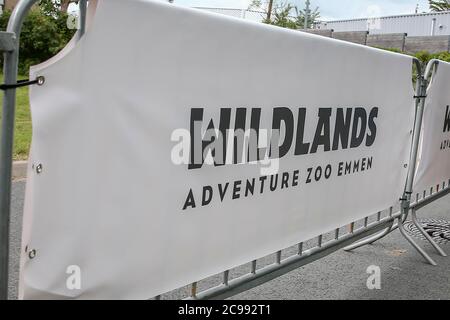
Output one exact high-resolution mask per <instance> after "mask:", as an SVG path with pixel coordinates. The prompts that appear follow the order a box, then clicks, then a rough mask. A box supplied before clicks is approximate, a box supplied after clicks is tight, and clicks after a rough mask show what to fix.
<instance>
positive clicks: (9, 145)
mask: <svg viewBox="0 0 450 320" xmlns="http://www.w3.org/2000/svg"><path fill="white" fill-rule="evenodd" d="M87 1H88V0H80V12H81V14H80V23H81V26H80V30H79V32H78V39H80V38H81V37H82V35H83V34H84V32H85V28H86V27H85V24H86V10H87ZM37 2H38V0H21V1H20V2H19V3H18V5H17V6H16V8H15V10H14V12H13V14H12V16H11V18H10V21H9V24H8V28H7V30H6V32H0V51H3V52H4V77H5V79H4V81H5V84H6V87H5V89H4V91H5V93H4V99H3V117H2V132H1V142H0V143H1V144H0V190H2V192H1V193H0V300H4V299H7V297H8V275H9V273H8V267H9V224H10V205H11V175H12V174H11V172H12V160H13V159H12V152H13V140H14V123H15V104H16V102H15V99H16V87H17V84H18V82H17V69H18V61H19V35H20V31H21V27H22V24H23V21H24V19H25V17H26V15H27V13H28V12H29V11H30V9H31V7H32V6H33V5H34V4H35V3H37ZM413 62H414V64H415V66H416V68H417V74H418V76H417V84H416V96H415V99H416V122H415V125H414V131H413V140H412V150H411V158H410V167H409V171H408V178H407V181H406V187H405V192H404V195H403V198H402V199H400V201H401V207H400V211H398V212H396V213H394V208H393V207H391V208H389V209H388V210H387V215H386V217H384V218H382V212H377V213H375V214H374V217H375V219H374V222H372V223H369V220H370V218H371V216H368V217H366V218H364V219H363V220H361V221H355V222H353V223H351V225H350V228H349V231H348V233H347V234H342V233H341V228H339V229H336V230H334V231H331V232H330V233H331V234H332V235H331V236H330V237H329V238H330V239H331V240H329V241H325V240H326V235H319V236H318V237H317V245H316V246H315V247H313V248H311V249H308V250H304V243H299V244H298V245H297V252H296V254H295V255H292V256H290V257H288V258H286V259H284V260H283V259H282V253H283V251H282V250H280V251H278V252H276V253H275V257H276V258H275V262H274V263H273V264H270V265H267V266H265V267H262V268H260V269H258V268H257V263H258V260H255V261H252V262H250V265H251V267H250V272H249V273H248V274H246V275H244V276H241V277H238V278H236V279H230V270H226V271H224V272H223V281H222V284H221V285H219V286H216V287H213V288H210V289H207V290H205V291H202V292H198V290H197V288H198V284H197V283H193V284H192V285H191V296H190V298H189V299H224V298H228V297H231V296H233V295H236V294H238V293H241V292H244V291H247V290H249V289H251V288H254V287H256V286H259V285H261V284H263V283H265V282H268V281H270V280H273V279H275V278H277V277H280V276H282V275H284V274H286V273H288V272H290V271H292V270H295V269H297V268H299V267H301V266H304V265H306V264H309V263H311V262H314V261H316V260H318V259H321V258H323V257H325V256H327V255H329V254H331V253H333V252H335V251H337V250H339V249H341V248H345V247H346V246H349V245H351V244H352V243H355V242H356V241H359V240H361V239H364V240H362V241H361V242H358V243H356V244H354V245H351V246H349V247H346V250H353V249H356V248H358V247H361V246H363V245H365V244H369V243H373V242H375V241H377V240H379V239H381V238H383V237H384V236H386V235H388V234H390V233H391V232H393V231H394V230H395V229H397V228H399V229H400V231H401V232H402V234H403V235H404V236H405V237H406V238H407V239H408V241H410V242H411V244H412V245H413V246H414V247H415V248H416V249H417V250H418V251H419V252H420V253H421V254H422V255H423V256H424V257H425V259H427V260H428V261H429V262H430V263H434V261H433V260H432V259H431V258H430V257H429V256H428V255H427V254H426V253H425V252H424V251H423V249H421V248H420V247H419V246H418V245H417V244H416V243H415V242H414V240H412V239H411V238H410V237H409V236H408V235H407V234H406V233H405V231H404V229H403V223H404V221H405V220H406V218H407V216H408V214H409V211H410V210H413V220H414V222H415V223H416V225H419V224H418V223H417V219H416V216H415V212H416V210H418V209H420V208H422V207H424V206H426V205H428V204H429V203H431V202H433V201H435V200H437V199H439V198H441V197H443V196H445V195H447V194H448V193H450V181H449V184H448V186H447V189H445V188H444V190H442V191H440V192H438V193H436V194H433V195H430V197H428V198H424V199H422V200H421V201H416V203H414V204H412V205H411V196H412V186H413V179H414V173H415V170H416V160H417V156H418V154H417V153H418V147H419V140H420V132H421V126H422V117H423V111H424V107H425V98H426V90H427V84H428V79H429V77H430V76H431V71H432V68H433V66H434V64H436V63H438V62H437V61H433V63H430V64H429V65H428V68H427V71H426V73H425V74H424V73H423V72H422V66H421V64H420V62H419V61H418V60H417V59H413ZM37 84H40V85H42V84H43V82H42V81H41V82H38V83H37ZM444 187H445V185H444ZM396 221H397V223H396ZM357 224H360V225H361V227H360V228H357ZM419 230H420V229H419ZM380 231H382V232H381V233H379V232H380ZM421 231H422V232H423V229H422V230H421ZM377 233H378V234H377ZM374 234H376V235H375V236H374ZM367 237H369V238H367ZM428 240H429V241H431V242H433V241H432V239H428ZM435 248H436V249H437V250H438V248H439V246H437V244H436V246H435ZM439 249H440V248H439ZM441 250H442V249H441ZM438 252H440V251H439V250H438ZM440 253H441V254H442V253H443V251H442V252H440ZM444 254H445V253H444ZM160 298H161V296H158V297H156V299H160Z"/></svg>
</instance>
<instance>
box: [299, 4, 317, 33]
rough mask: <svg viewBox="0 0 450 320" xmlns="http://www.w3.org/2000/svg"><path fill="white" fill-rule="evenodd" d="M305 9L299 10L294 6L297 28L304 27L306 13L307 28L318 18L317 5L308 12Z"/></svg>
mask: <svg viewBox="0 0 450 320" xmlns="http://www.w3.org/2000/svg"><path fill="white" fill-rule="evenodd" d="M305 11H306V10H299V9H298V8H295V12H296V14H297V17H296V19H295V23H296V24H297V28H298V29H305V17H306V15H308V25H307V29H311V28H312V27H313V26H314V24H315V23H316V22H317V20H319V19H320V12H319V7H316V8H315V9H314V10H313V11H310V12H308V13H306V12H305Z"/></svg>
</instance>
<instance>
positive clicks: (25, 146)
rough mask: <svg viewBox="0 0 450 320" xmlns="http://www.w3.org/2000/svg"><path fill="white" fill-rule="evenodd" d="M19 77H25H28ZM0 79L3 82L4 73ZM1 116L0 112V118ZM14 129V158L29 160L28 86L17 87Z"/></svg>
mask: <svg viewBox="0 0 450 320" xmlns="http://www.w3.org/2000/svg"><path fill="white" fill-rule="evenodd" d="M19 78H20V79H24V78H26V77H19ZM0 81H1V83H3V74H0ZM0 95H1V99H0V106H1V107H2V108H3V94H0ZM1 117H2V115H1V113H0V119H1ZM14 131H15V132H14V153H13V154H14V160H27V159H28V152H29V150H30V144H31V115H30V103H29V99H28V88H27V87H24V88H19V89H17V99H16V125H15V130H14Z"/></svg>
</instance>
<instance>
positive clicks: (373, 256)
mask: <svg viewBox="0 0 450 320" xmlns="http://www.w3.org/2000/svg"><path fill="white" fill-rule="evenodd" d="M24 191H25V181H16V182H14V184H13V199H12V226H11V238H12V241H11V264H10V267H11V277H10V278H11V279H10V295H9V296H10V298H11V299H15V298H16V297H17V279H18V266H19V261H18V257H19V251H20V231H21V215H22V210H23V201H24ZM419 216H420V217H421V218H439V219H446V220H447V221H450V196H447V197H446V198H443V199H441V200H439V201H437V202H435V203H433V204H432V205H430V206H429V207H426V208H425V209H423V211H422V212H420V215H419ZM418 242H419V243H420V244H421V245H422V246H423V247H424V248H425V249H426V250H427V251H428V252H429V253H431V255H432V257H433V259H435V260H436V262H437V263H438V266H431V265H428V264H426V263H425V262H424V261H423V260H422V258H421V256H419V254H418V253H417V252H416V251H415V250H414V249H413V248H412V247H411V246H410V245H409V243H408V242H407V241H406V240H405V239H404V238H403V237H402V236H401V235H400V233H399V232H398V231H396V232H394V233H393V234H391V235H389V236H388V237H386V238H385V239H383V240H381V241H379V242H377V243H376V244H375V245H372V246H366V247H364V248H361V249H358V250H356V251H355V252H353V253H347V252H344V251H342V250H341V251H338V252H336V253H335V254H333V255H331V256H328V257H326V258H324V259H322V260H319V261H316V262H314V263H312V264H310V265H307V266H305V267H302V268H300V269H298V270H295V271H293V272H291V273H289V274H286V275H284V276H282V277H280V278H278V279H276V280H273V281H271V282H268V283H266V284H264V285H262V286H260V287H258V288H255V289H253V290H250V291H248V292H245V293H242V294H240V295H238V296H235V297H234V298H233V299H243V300H247V299H261V300H271V299H276V300H279V299H282V300H297V299H300V300H310V299H327V300H328V299H338V300H343V299H362V300H367V299H402V300H416V299H435V300H449V299H450V257H449V258H444V257H440V256H438V255H437V254H435V252H434V251H433V250H432V248H431V247H430V245H428V243H425V242H422V241H421V240H418ZM443 248H444V250H446V251H447V253H449V254H450V245H444V246H443ZM369 266H379V267H380V268H381V289H380V290H369V289H368V288H367V285H366V282H367V279H368V277H369V274H367V272H366V271H367V268H368V267H369ZM240 271H242V272H244V270H243V269H242V270H239V269H238V270H237V271H236V272H238V273H239V272H240ZM210 281H217V279H213V278H212V279H211V280H210ZM186 292H187V288H184V289H181V290H177V291H174V292H172V293H169V294H166V295H164V296H163V299H176V298H180V297H182V296H183V295H184V294H186Z"/></svg>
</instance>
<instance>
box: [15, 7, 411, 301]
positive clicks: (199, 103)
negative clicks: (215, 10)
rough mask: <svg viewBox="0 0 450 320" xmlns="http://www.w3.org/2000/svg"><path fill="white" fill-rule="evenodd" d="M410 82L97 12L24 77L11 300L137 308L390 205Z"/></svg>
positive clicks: (223, 27)
mask: <svg viewBox="0 0 450 320" xmlns="http://www.w3.org/2000/svg"><path fill="white" fill-rule="evenodd" d="M411 67H412V60H411V58H410V57H407V56H403V55H399V54H395V53H390V52H385V51H381V50H377V49H372V48H369V47H363V46H358V45H354V44H351V43H345V42H341V41H338V40H333V39H327V38H323V37H319V36H314V35H309V34H306V33H302V32H299V31H295V30H286V29H282V28H278V27H273V26H268V25H264V24H259V23H252V22H248V21H242V20H239V19H234V18H230V17H226V16H220V15H215V14H211V13H207V12H201V11H196V10H192V9H186V8H181V7H177V6H174V5H169V4H166V3H160V2H153V1H144V0H141V1H136V0H135V1H123V0H107V1H99V3H98V8H97V12H96V16H95V19H94V21H93V23H92V25H91V26H90V29H89V30H88V32H87V34H86V35H85V36H84V38H83V39H82V40H81V41H80V42H79V43H77V44H75V46H74V47H73V48H72V49H71V50H66V52H65V53H63V54H62V55H61V56H59V57H56V58H55V59H54V60H53V61H52V63H46V64H44V65H42V66H38V67H35V68H34V69H33V70H32V76H37V75H42V76H45V78H46V82H45V85H44V86H41V87H33V88H32V89H31V105H32V116H33V145H32V156H31V160H30V162H31V163H32V164H33V165H34V169H32V168H31V167H30V170H31V171H30V172H29V177H30V178H29V181H28V190H27V199H26V202H27V203H26V213H25V227H24V250H22V251H23V266H22V286H21V295H22V297H24V298H86V299H95V298H125V299H129V298H138V299H146V298H150V297H152V296H155V295H157V294H160V293H163V292H167V291H170V290H172V289H175V288H178V287H181V286H184V285H186V284H189V283H192V282H195V281H198V280H201V279H203V278H205V277H208V276H211V275H213V274H216V273H219V272H222V271H224V270H227V269H230V268H232V267H236V266H238V265H241V264H244V263H247V262H249V261H252V260H254V259H257V258H260V257H263V256H265V255H268V254H270V253H273V252H275V251H277V250H280V249H282V248H286V247H289V246H291V245H295V244H296V243H299V242H301V241H304V240H308V239H311V238H313V237H315V236H318V235H319V234H322V233H326V232H329V231H331V230H334V229H335V228H338V227H341V226H344V225H346V224H348V223H350V222H352V221H355V220H357V219H361V218H364V217H365V216H367V215H370V214H373V213H376V212H378V211H380V210H383V209H386V208H388V207H390V206H391V205H393V204H395V203H397V202H398V199H399V197H400V196H401V195H402V193H403V189H404V186H405V180H406V174H407V168H405V164H407V163H408V159H409V152H410V146H411V133H410V131H411V130H412V126H413V120H414V119H413V118H414V106H413V99H412V97H413V95H414V93H413V89H412V84H411ZM208 129H210V130H208ZM270 146H271V147H270ZM277 146H279V148H278V147H277ZM39 165H41V166H39ZM37 169H39V170H37ZM25 246H26V250H27V253H25V251H26V250H25ZM33 250H35V251H33ZM30 256H31V257H32V259H30Z"/></svg>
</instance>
